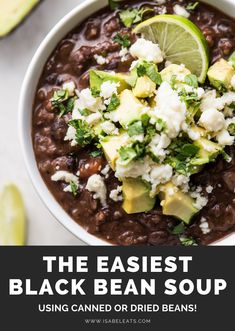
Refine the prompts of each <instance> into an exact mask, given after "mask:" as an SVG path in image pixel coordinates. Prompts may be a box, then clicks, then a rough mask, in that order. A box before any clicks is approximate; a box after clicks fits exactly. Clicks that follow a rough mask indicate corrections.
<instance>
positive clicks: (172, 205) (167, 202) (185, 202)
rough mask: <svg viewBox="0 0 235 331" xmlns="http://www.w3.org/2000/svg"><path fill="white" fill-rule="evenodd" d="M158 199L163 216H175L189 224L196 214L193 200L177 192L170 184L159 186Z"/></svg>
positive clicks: (196, 210)
mask: <svg viewBox="0 0 235 331" xmlns="http://www.w3.org/2000/svg"><path fill="white" fill-rule="evenodd" d="M159 197H160V199H161V205H162V210H163V215H170V216H175V217H177V218H178V219H180V220H182V221H183V222H185V223H187V224H189V222H190V220H191V218H192V217H193V216H194V215H195V214H196V213H197V212H198V209H197V208H195V207H194V203H195V201H194V199H193V198H191V197H190V196H189V195H188V194H186V193H183V192H182V191H180V190H178V188H177V187H176V186H175V185H174V184H173V183H171V182H170V183H167V184H165V185H162V186H161V192H160V194H159Z"/></svg>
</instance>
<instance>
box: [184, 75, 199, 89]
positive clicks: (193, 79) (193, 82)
mask: <svg viewBox="0 0 235 331" xmlns="http://www.w3.org/2000/svg"><path fill="white" fill-rule="evenodd" d="M185 83H186V84H188V85H190V86H192V87H195V88H197V87H198V79H197V76H196V75H191V74H190V75H187V76H186V77H185Z"/></svg>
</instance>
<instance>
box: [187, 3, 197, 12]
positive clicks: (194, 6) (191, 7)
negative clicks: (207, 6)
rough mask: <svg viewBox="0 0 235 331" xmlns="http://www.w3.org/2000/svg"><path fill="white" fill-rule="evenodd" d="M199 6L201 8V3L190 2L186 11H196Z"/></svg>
mask: <svg viewBox="0 0 235 331" xmlns="http://www.w3.org/2000/svg"><path fill="white" fill-rule="evenodd" d="M198 6H199V2H190V3H189V4H188V5H187V7H186V10H195V9H196V8H197V7H198Z"/></svg>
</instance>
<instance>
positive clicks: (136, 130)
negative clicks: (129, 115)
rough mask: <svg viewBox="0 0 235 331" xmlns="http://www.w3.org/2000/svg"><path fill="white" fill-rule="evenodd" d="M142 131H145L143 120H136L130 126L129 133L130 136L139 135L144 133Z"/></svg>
mask: <svg viewBox="0 0 235 331" xmlns="http://www.w3.org/2000/svg"><path fill="white" fill-rule="evenodd" d="M142 133H144V128H143V126H142V122H141V121H137V122H134V123H133V124H131V125H130V126H129V128H128V134H129V136H130V137H132V136H137V135H139V134H142Z"/></svg>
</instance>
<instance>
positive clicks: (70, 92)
mask: <svg viewBox="0 0 235 331" xmlns="http://www.w3.org/2000/svg"><path fill="white" fill-rule="evenodd" d="M75 88H76V86H75V83H74V82H73V81H72V80H71V81H68V82H65V83H64V84H63V90H65V91H67V92H68V95H69V96H70V97H71V96H73V95H74V91H75Z"/></svg>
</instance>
